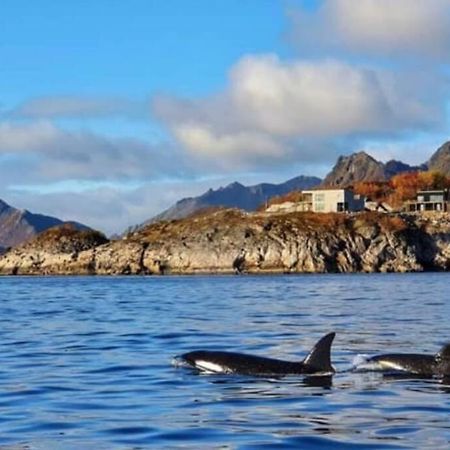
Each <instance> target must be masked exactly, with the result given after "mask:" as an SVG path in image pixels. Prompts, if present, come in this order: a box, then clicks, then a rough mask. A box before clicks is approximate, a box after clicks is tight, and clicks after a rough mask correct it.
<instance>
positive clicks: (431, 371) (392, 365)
mask: <svg viewBox="0 0 450 450" xmlns="http://www.w3.org/2000/svg"><path fill="white" fill-rule="evenodd" d="M356 370H358V371H361V370H364V371H370V370H373V371H381V372H387V373H391V374H407V375H415V376H419V377H449V376H450V344H446V345H444V346H443V347H442V348H441V350H440V351H439V352H438V353H436V354H435V355H424V354H420V353H388V354H384V355H376V356H373V357H371V358H368V359H367V360H366V361H365V362H364V363H363V364H358V365H357V366H356Z"/></svg>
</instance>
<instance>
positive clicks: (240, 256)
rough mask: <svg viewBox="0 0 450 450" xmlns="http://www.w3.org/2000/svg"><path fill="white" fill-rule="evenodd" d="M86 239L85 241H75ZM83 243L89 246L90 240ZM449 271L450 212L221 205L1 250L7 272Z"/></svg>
mask: <svg viewBox="0 0 450 450" xmlns="http://www.w3.org/2000/svg"><path fill="white" fill-rule="evenodd" d="M78 241H81V242H82V244H78V243H77V242H78ZM83 243H84V244H83ZM423 270H447V271H448V270H450V218H449V216H448V215H444V214H443V215H440V216H438V215H435V216H432V217H420V216H414V215H405V216H398V215H394V216H390V215H385V214H384V215H383V214H377V213H363V214H355V215H346V214H313V213H292V214H285V215H281V214H278V215H270V214H267V213H245V212H243V211H238V210H220V211H216V212H214V213H210V214H199V215H197V216H195V217H191V218H188V219H182V220H175V221H171V222H159V223H155V224H152V225H149V226H147V227H145V228H144V229H142V230H140V231H138V232H136V233H134V234H132V235H129V236H128V237H127V238H124V239H121V240H116V241H110V242H108V241H107V240H106V239H104V238H101V237H98V236H97V237H95V238H91V239H88V240H87V243H86V235H83V234H81V232H79V231H72V232H71V233H70V237H69V238H68V237H67V231H64V229H62V231H58V230H54V231H51V232H47V234H44V235H41V236H40V237H38V238H37V239H35V240H34V241H32V242H29V243H28V244H26V245H24V246H21V247H18V248H16V249H12V250H10V251H8V252H7V253H6V254H5V255H3V256H1V257H0V273H1V274H170V273H172V274H196V273H245V272H248V273H303V272H408V271H423Z"/></svg>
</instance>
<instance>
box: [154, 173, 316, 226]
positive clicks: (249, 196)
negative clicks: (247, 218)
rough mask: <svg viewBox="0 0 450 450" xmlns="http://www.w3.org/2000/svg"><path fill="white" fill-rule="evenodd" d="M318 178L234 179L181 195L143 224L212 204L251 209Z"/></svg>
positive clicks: (188, 213)
mask: <svg viewBox="0 0 450 450" xmlns="http://www.w3.org/2000/svg"><path fill="white" fill-rule="evenodd" d="M321 181H322V180H321V179H320V178H318V177H308V176H303V175H301V176H299V177H295V178H292V179H290V180H288V181H285V182H284V183H281V184H270V183H261V184H256V185H254V186H244V185H243V184H241V183H238V182H234V183H231V184H229V185H228V186H225V187H220V188H219V189H217V190H214V189H209V190H208V191H206V192H205V193H204V194H202V195H200V196H198V197H188V198H183V199H182V200H180V201H178V202H177V203H175V205H173V206H172V207H170V208H169V209H167V210H165V211H163V212H162V213H161V214H158V215H157V216H155V217H153V218H152V219H150V220H149V221H148V222H145V224H147V223H151V222H158V221H160V220H172V219H181V218H182V217H186V216H188V215H190V214H192V213H194V212H196V211H199V210H201V209H205V208H210V207H215V206H216V207H221V206H222V207H229V208H239V209H243V210H245V211H254V210H255V209H257V208H258V207H259V206H261V205H263V204H264V203H265V202H266V201H268V200H269V199H270V198H272V197H275V196H277V195H284V194H287V193H288V192H291V191H295V190H302V189H310V188H312V187H315V186H317V185H318V184H320V182H321Z"/></svg>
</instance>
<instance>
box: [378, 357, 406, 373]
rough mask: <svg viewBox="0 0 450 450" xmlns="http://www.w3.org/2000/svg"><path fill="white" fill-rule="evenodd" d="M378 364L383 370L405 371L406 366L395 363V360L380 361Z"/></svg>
mask: <svg viewBox="0 0 450 450" xmlns="http://www.w3.org/2000/svg"><path fill="white" fill-rule="evenodd" d="M378 365H379V366H380V368H381V370H398V371H405V367H404V366H402V365H400V364H398V363H395V362H394V361H383V360H380V361H378Z"/></svg>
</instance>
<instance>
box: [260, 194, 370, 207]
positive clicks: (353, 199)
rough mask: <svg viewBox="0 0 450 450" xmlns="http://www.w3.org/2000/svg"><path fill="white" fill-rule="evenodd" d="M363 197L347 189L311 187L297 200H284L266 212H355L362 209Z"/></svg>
mask: <svg viewBox="0 0 450 450" xmlns="http://www.w3.org/2000/svg"><path fill="white" fill-rule="evenodd" d="M364 203H365V198H364V197H363V196H361V195H357V194H354V193H353V191H351V190H349V189H313V190H310V191H302V198H301V200H300V201H298V202H284V203H279V204H274V205H271V206H269V208H267V210H266V211H267V212H286V213H287V212H305V211H312V212H323V213H329V212H356V211H363V210H364Z"/></svg>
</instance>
